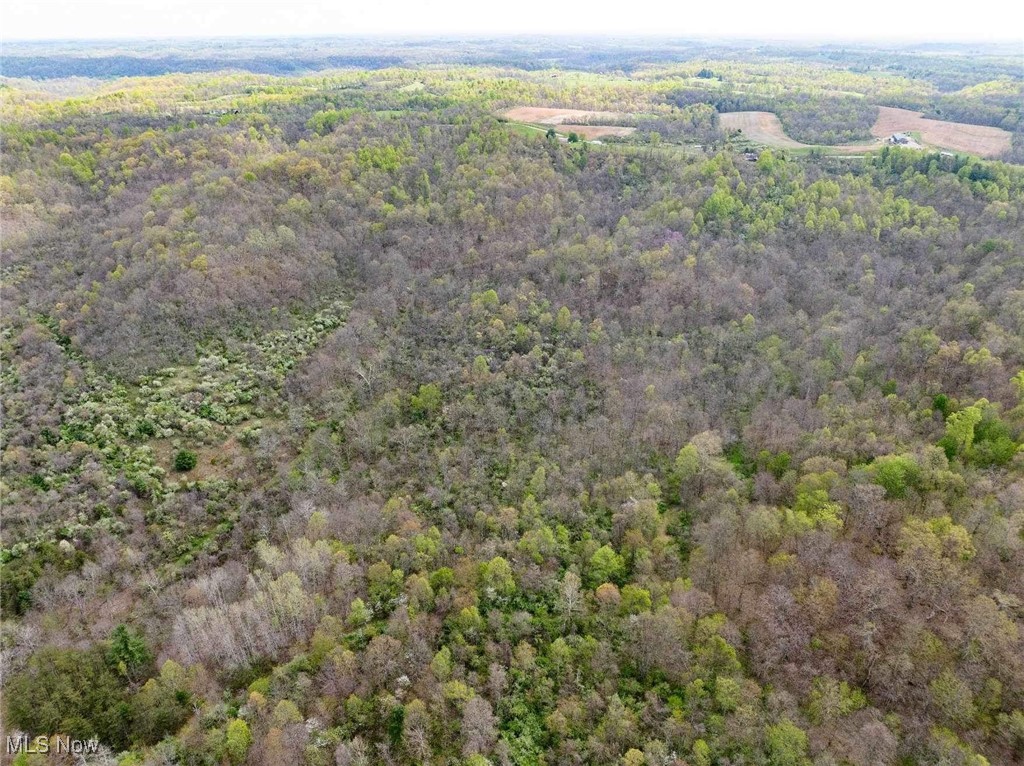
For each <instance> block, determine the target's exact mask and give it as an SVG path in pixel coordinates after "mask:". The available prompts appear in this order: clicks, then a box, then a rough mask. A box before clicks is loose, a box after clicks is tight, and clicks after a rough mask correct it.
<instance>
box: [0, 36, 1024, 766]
mask: <svg viewBox="0 0 1024 766" xmlns="http://www.w3.org/2000/svg"><path fill="white" fill-rule="evenodd" d="M364 53H366V52H364V51H362V50H356V51H355V53H353V54H352V55H358V56H363V55H364ZM511 53H515V54H516V55H523V56H524V57H525V56H526V54H525V53H523V52H522V51H521V50H520V49H518V48H517V49H514V50H512V51H511ZM511 53H510V55H511ZM599 53H600V55H599ZM826 54H827V52H824V53H823V52H821V51H819V52H816V53H813V55H812V53H809V52H807V51H795V52H791V53H790V54H787V55H788V56H789V62H788V63H786V62H778V61H776V60H775V57H776V56H781V54H779V53H778V52H772V53H770V54H764V55H765V57H766V58H765V59H764V61H762V62H760V63H758V61H756V60H753V59H748V58H746V57H741V56H738V55H737V56H736V57H734V58H733V59H727V58H722V57H723V56H725V54H724V53H722V52H720V51H716V52H714V53H713V55H707V54H698V53H692V54H686V55H684V54H682V53H679V54H678V55H677V56H676V59H674V60H669V57H668V54H667V53H666V54H665V58H664V59H663V58H660V57H653V58H651V59H649V60H648V64H647V65H645V66H638V68H636V69H630V70H629V72H628V73H627V72H626V69H627V67H625V66H622V65H621V64H622V61H627V62H633V61H634V59H635V58H636V57H637V56H639V55H640V54H639V53H638V52H637V51H636V50H633V49H626V50H625V52H624V53H621V54H620V59H616V58H615V55H614V52H607V51H605V52H593V53H592V54H591V55H592V56H593V57H595V59H596V58H600V60H601V61H602V62H604V63H602V65H601V66H600V67H590V68H587V67H583V66H581V67H580V68H579V69H576V70H570V69H569V68H568V65H567V64H564V63H563V64H560V66H562V67H563V68H561V69H557V70H547V69H545V70H543V71H537V70H536V69H531V68H521V69H520V68H516V67H515V66H514V65H512V64H504V63H503V64H486V65H485V64H481V63H480V62H471V63H458V62H449V63H446V64H444V65H443V66H440V65H436V64H434V63H417V61H418V60H417V61H405V60H404V59H403V61H404V63H403V64H402V65H401V66H389V65H388V64H387V61H385V60H382V62H381V66H380V68H375V67H376V65H374V66H372V67H371V66H370V65H369V64H365V63H359V64H356V66H359V67H363V68H353V69H351V70H344V71H339V70H334V71H322V72H316V73H312V74H302V75H296V76H291V77H281V76H278V75H276V74H266V73H259V72H251V71H250V72H246V71H231V72H227V71H218V72H192V73H180V72H179V73H173V74H164V75H161V76H156V77H150V76H141V74H145V73H146V72H148V71H149V70H148V69H146V68H145V65H143V64H139V65H138V66H140V67H141V70H140V71H141V74H138V73H133V74H136V75H137V76H132V77H126V78H124V79H114V80H65V79H60V80H56V79H54V80H46V79H41V80H27V79H8V80H6V81H5V83H4V84H3V85H2V86H0V87H2V88H3V96H4V99H3V100H4V106H3V125H2V131H3V142H4V144H3V173H2V176H0V195H2V197H0V199H2V205H3V264H2V294H0V298H2V321H3V324H2V329H0V362H2V367H0V384H2V405H3V418H2V424H0V438H2V447H3V451H2V463H0V465H2V471H3V479H2V483H0V492H2V496H0V502H2V504H3V509H4V525H3V538H2V550H0V562H2V569H0V586H2V613H3V621H2V625H0V651H2V662H3V676H4V694H3V711H2V716H3V727H2V728H3V729H4V732H5V735H11V734H12V733H13V732H15V731H22V732H25V733H27V734H31V735H33V736H35V735H64V736H70V737H77V738H89V737H92V736H96V737H98V738H99V740H100V742H101V743H102V746H103V752H102V753H101V754H100V755H99V756H98V757H94V758H93V759H92V760H90V761H89V763H96V764H100V763H102V764H119V765H120V766H142V765H146V766H157V765H160V766H163V765H169V764H181V765H183V766H184V765H188V766H207V765H208V766H219V765H222V764H233V765H234V766H241V765H242V764H247V765H249V766H291V765H294V766H303V765H308V766H330V765H331V764H336V765H337V766H364V765H369V764H389V765H390V764H395V765H396V766H397V765H400V764H401V765H405V764H437V765H440V764H466V765H467V766H486V764H494V766H498V765H499V764H500V765H505V764H517V765H519V764H522V765H527V764H528V765H530V766H535V765H536V766H539V765H541V764H546V765H548V766H553V765H554V764H623V765H625V766H668V765H670V764H674V765H677V766H681V765H684V764H685V765H686V766H712V765H713V764H716V765H717V766H740V765H742V764H748V765H751V766H753V765H757V766H809V765H810V764H814V765H815V766H841V765H846V766H873V765H875V764H878V765H882V764H904V765H906V766H909V765H911V764H920V765H921V766H925V765H928V766H940V765H941V766H954V765H957V766H959V765H963V766H986V765H987V764H1010V763H1015V762H1020V761H1021V760H1022V759H1024V635H1022V630H1024V576H1022V573H1024V449H1022V442H1024V168H1022V167H1021V166H1019V165H1014V164H1010V163H1007V162H1000V161H982V160H979V159H977V158H975V157H971V156H967V155H962V154H961V155H958V154H954V153H948V152H944V153H939V152H932V151H919V150H913V149H904V148H899V147H890V146H885V147H884V148H880V149H879V150H878V151H876V152H873V153H871V154H869V155H867V156H865V157H823V156H819V155H818V154H814V153H811V154H799V153H792V152H791V153H788V154H787V152H785V151H771V150H767V149H765V150H762V151H759V152H755V153H749V152H748V153H746V154H744V153H743V152H742V151H740V150H739V149H738V148H737V147H736V146H735V145H734V144H732V143H730V142H729V141H728V140H727V137H726V136H724V135H723V134H722V132H721V131H720V130H718V128H717V120H716V117H717V112H716V111H715V110H714V109H713V108H712V107H714V106H715V103H718V102H716V101H715V100H714V99H712V100H710V101H709V100H708V99H707V98H705V97H702V94H707V93H712V92H717V91H718V90H719V89H721V90H726V91H731V92H732V93H733V94H734V95H733V96H730V97H731V98H737V99H748V101H746V102H744V103H745V104H748V105H747V106H745V108H766V107H765V106H762V104H768V105H769V106H772V107H773V111H775V110H777V111H778V113H779V114H780V117H781V118H782V119H783V121H784V124H787V127H788V128H789V129H790V130H792V131H794V133H796V132H804V133H808V134H811V135H813V136H815V137H816V138H815V139H814V140H817V141H820V142H822V143H828V142H829V141H828V140H826V139H828V138H829V137H834V138H835V139H836V140H840V139H841V140H848V139H849V138H851V137H853V136H856V135H860V133H859V130H860V127H861V126H863V124H865V123H867V124H870V122H871V120H873V119H874V118H873V116H872V115H870V114H868V112H869V111H870V110H871V109H872V108H873V107H872V106H870V105H885V104H903V105H914V104H917V105H918V108H921V109H922V110H924V109H926V108H928V109H931V108H934V109H936V110H938V109H942V110H943V111H942V114H943V115H945V116H946V117H947V118H949V119H952V117H951V116H950V115H949V110H953V109H956V110H959V111H958V112H957V114H958V115H962V116H960V117H958V118H957V119H962V120H967V119H968V116H969V115H974V114H981V113H983V112H986V110H994V109H1000V108H1004V107H1005V114H1004V116H1003V117H1002V118H1000V119H1001V120H1002V124H1003V126H1004V127H1007V129H1011V130H1015V129H1017V128H1016V125H1009V124H1008V123H1006V120H1016V119H1017V117H1019V112H1020V100H1019V99H1017V100H1016V102H1014V101H1013V99H1012V97H1011V98H1008V97H1007V95H1006V94H1007V93H1010V94H1012V93H1014V92H1016V93H1018V94H1019V93H1020V89H1021V87H1022V86H1021V80H1020V73H1019V70H1018V72H1017V73H1016V75H1014V74H1013V73H1012V69H1010V68H1009V65H1008V64H1007V65H1006V67H1004V66H1003V64H1000V63H999V62H1000V61H1003V60H1002V59H1000V58H998V57H997V56H993V57H991V58H989V59H981V60H979V62H978V65H977V68H976V69H972V68H971V66H969V65H968V64H965V63H964V61H963V59H961V58H958V57H956V56H952V55H949V54H936V55H934V56H929V55H925V54H921V55H920V56H919V57H916V58H915V57H914V56H912V55H910V54H906V55H902V56H899V57H895V56H894V57H892V58H891V61H890V64H889V65H888V66H891V67H901V70H902V74H900V75H896V74H893V73H892V72H890V71H887V72H885V73H878V72H874V73H872V72H869V71H868V70H870V69H871V67H875V66H881V65H880V64H878V63H877V61H876V59H875V58H873V57H871V56H868V54H865V53H863V52H861V53H857V54H856V55H853V54H849V57H848V58H842V56H846V55H847V54H845V53H844V54H842V55H841V56H840V59H841V60H840V61H838V63H837V61H836V58H835V57H834V56H829V55H826ZM168 55H178V53H177V52H176V51H173V50H172V51H170V52H169V53H168ZM197 55H198V54H197ZM245 55H249V54H248V53H246V54H245ZM366 55H370V54H369V53H366ZM376 55H380V56H381V57H385V58H386V57H388V56H392V55H396V54H395V53H394V52H393V51H392V50H390V49H382V50H380V51H378V53H377V54H376ZM417 55H419V56H425V55H426V54H424V53H422V52H421V53H419V54H417ZM459 55H462V54H459ZM465 55H470V54H465ZM473 55H475V54H473ZM837 55H839V54H837ZM687 56H689V58H687ZM698 57H699V59H698ZM865 57H866V58H865ZM609 61H611V62H616V61H618V64H617V65H615V66H611V65H609V64H608V62H609ZM680 62H681V63H680ZM694 62H696V63H694ZM6 66H7V61H6V54H5V67H6ZM20 66H23V67H29V68H28V69H24V70H22V71H23V72H24V73H25V74H26V75H30V74H32V73H33V72H34V70H31V66H32V64H31V61H27V60H26V61H23V62H22V63H21V64H20ZM47 66H49V64H47ZM631 66H632V65H631ZM195 68H196V69H202V68H203V67H201V66H197V67H195ZM238 68H239V69H243V68H244V67H238ZM606 70H607V71H606ZM7 73H8V74H12V70H11V69H7ZM773 73H775V74H773ZM36 74H38V72H36ZM51 74H52V73H51ZM65 74H67V72H65V71H64V70H59V72H58V74H56V75H55V76H58V77H64V75H65ZM86 74H87V76H88V77H96V76H97V75H98V74H100V73H99V72H97V71H92V72H89V73H86ZM19 76H20V75H19ZM773 77H774V78H775V79H773ZM719 78H722V79H719ZM1015 78H1016V79H1015ZM755 79H759V80H760V81H761V85H759V86H758V90H757V92H756V93H755V92H754V87H753V83H754V80H755ZM741 81H746V82H747V83H748V84H749V85H750V87H747V88H746V89H745V90H746V93H745V94H739V95H736V93H737V91H742V90H744V88H743V87H741V86H739V85H737V83H740V82H741ZM986 83H988V84H986ZM992 83H996V84H992ZM944 88H945V89H947V90H943V89H944ZM858 89H860V92H861V93H868V94H869V95H870V98H864V97H854V96H849V95H844V93H845V92H847V91H854V90H858ZM948 89H952V90H948ZM1014 89H1016V90H1014ZM953 93H955V94H959V95H955V96H954V95H949V94H953ZM943 94H946V95H943ZM965 94H966V95H965ZM723 97H724V96H723ZM716 98H717V97H716ZM755 98H756V99H758V101H757V105H756V106H751V105H749V104H752V103H753V102H752V101H749V100H750V99H755ZM520 104H530V105H538V106H578V107H580V108H585V109H605V110H610V111H614V112H620V113H623V114H633V115H635V116H634V117H633V118H630V119H631V122H630V123H629V124H631V125H633V126H635V127H637V133H636V134H634V135H635V137H632V138H626V139H622V140H619V141H615V140H608V141H604V142H589V141H583V140H571V141H566V140H561V138H560V137H559V136H558V135H557V134H556V133H555V131H554V130H553V129H552V130H551V131H548V132H545V131H543V130H535V129H531V128H530V127H529V126H526V125H521V124H516V123H513V122H509V121H508V120H506V119H504V118H502V117H499V116H498V115H500V114H501V111H502V110H503V109H507V108H509V107H511V106H515V105H520ZM719 105H721V104H719ZM1000 105H1002V106H1000ZM846 107H849V109H848V110H846V111H844V109H846ZM1011 112H1012V115H1011V114H1010V113H1011ZM992 113H993V114H994V112H992ZM787 115H788V116H787ZM992 119H993V120H994V119H995V117H993V118H992ZM976 121H978V122H985V123H986V124H988V122H990V121H988V120H987V118H985V119H982V118H980V117H979V118H977V120H976ZM624 124H626V123H625V122H624ZM801 125H803V126H804V127H800V126H801ZM1017 135H1020V134H1017ZM1021 148H1022V146H1021V145H1020V144H1019V143H1018V144H1016V145H1015V148H1014V150H1013V151H1014V152H1018V155H1013V156H1019V151H1020V149H1021ZM1013 156H1010V157H1008V158H1007V159H1012V158H1013ZM4 757H5V758H7V759H8V761H10V762H13V763H15V764H18V766H35V765H36V764H44V763H49V762H50V761H48V760H47V759H46V757H45V756H42V755H38V754H36V755H33V754H26V753H22V754H20V755H17V756H16V757H13V758H11V756H9V755H7V756H4Z"/></svg>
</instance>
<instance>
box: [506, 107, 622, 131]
mask: <svg viewBox="0 0 1024 766" xmlns="http://www.w3.org/2000/svg"><path fill="white" fill-rule="evenodd" d="M504 116H505V117H507V118H508V119H510V120H515V121H516V122H525V123H533V124H535V125H551V126H561V127H562V128H563V130H565V131H571V132H573V133H577V134H578V135H580V136H583V138H586V139H595V138H604V137H605V136H628V135H629V134H630V133H632V132H634V131H635V130H636V128H631V127H625V126H622V125H575V124H567V123H572V122H574V121H576V120H580V121H582V120H586V121H591V120H593V121H600V122H605V121H607V122H616V121H618V120H621V119H622V118H623V117H624V116H625V115H623V114H620V113H618V112H600V111H592V110H586V109H555V108H551V107H546V106H519V107H516V108H515V109H510V110H508V111H507V112H505V114H504Z"/></svg>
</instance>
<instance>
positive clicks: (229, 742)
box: [224, 718, 252, 766]
mask: <svg viewBox="0 0 1024 766" xmlns="http://www.w3.org/2000/svg"><path fill="white" fill-rule="evenodd" d="M251 744H252V734H250V732H249V724H247V723H246V722H245V721H243V720H242V719H241V718H233V719H232V720H231V723H229V724H228V731H227V738H226V739H225V742H224V745H225V749H226V750H227V756H228V759H229V760H230V761H231V763H233V764H235V766H238V764H241V763H242V762H243V761H244V760H245V756H246V754H247V753H248V752H249V745H251Z"/></svg>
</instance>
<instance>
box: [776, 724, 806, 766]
mask: <svg viewBox="0 0 1024 766" xmlns="http://www.w3.org/2000/svg"><path fill="white" fill-rule="evenodd" d="M765 741H766V744H767V748H768V763H769V764H770V766H806V765H807V764H810V762H811V760H810V758H808V757H807V734H806V733H804V731H803V730H802V729H800V728H799V727H798V726H797V725H796V724H794V723H793V722H792V721H789V720H782V721H781V722H779V723H777V724H775V725H774V726H769V727H768V732H767V736H766V738H765Z"/></svg>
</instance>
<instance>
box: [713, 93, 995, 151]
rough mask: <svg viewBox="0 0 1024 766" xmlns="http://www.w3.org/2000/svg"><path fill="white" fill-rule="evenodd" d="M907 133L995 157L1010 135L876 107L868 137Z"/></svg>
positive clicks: (985, 127)
mask: <svg viewBox="0 0 1024 766" xmlns="http://www.w3.org/2000/svg"><path fill="white" fill-rule="evenodd" d="M723 117H724V115H723ZM911 131H915V132H918V133H920V134H921V140H922V141H923V142H924V143H926V144H931V145H933V146H938V147H941V148H943V149H952V150H954V151H959V152H969V153H970V154H976V155H978V156H979V157H995V156H997V155H1000V154H1002V153H1003V152H1005V151H1007V150H1008V149H1009V148H1010V137H1011V136H1010V133H1008V132H1007V131H1005V130H1001V129H1000V128H992V127H988V126H986V125H968V124H966V123H962V122H946V121H945V120H932V119H929V118H927V117H924V116H923V115H922V114H921V113H920V112H912V111H910V110H909V109H897V108H895V107H891V106H880V107H878V120H877V121H876V122H875V125H874V127H873V128H871V135H873V136H876V137H878V138H885V137H887V136H891V135H892V134H893V133H908V132H911Z"/></svg>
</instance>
